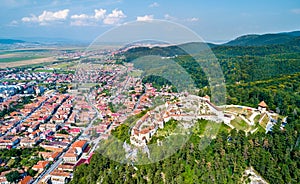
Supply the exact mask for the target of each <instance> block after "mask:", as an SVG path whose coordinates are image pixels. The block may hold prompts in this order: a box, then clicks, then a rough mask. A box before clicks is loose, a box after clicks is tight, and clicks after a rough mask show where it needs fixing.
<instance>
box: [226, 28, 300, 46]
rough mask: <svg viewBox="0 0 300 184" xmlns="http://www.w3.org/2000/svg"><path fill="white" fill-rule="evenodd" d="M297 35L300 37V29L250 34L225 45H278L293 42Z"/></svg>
mask: <svg viewBox="0 0 300 184" xmlns="http://www.w3.org/2000/svg"><path fill="white" fill-rule="evenodd" d="M297 37H300V31H294V32H287V33H274V34H263V35H258V34H250V35H244V36H241V37H238V38H236V39H234V40H232V41H229V42H227V43H225V44H223V45H226V46H266V45H278V44H285V43H288V42H292V41H294V40H295V39H297Z"/></svg>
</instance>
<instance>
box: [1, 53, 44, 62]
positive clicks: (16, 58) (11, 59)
mask: <svg viewBox="0 0 300 184" xmlns="http://www.w3.org/2000/svg"><path fill="white" fill-rule="evenodd" d="M40 58H45V57H44V56H35V55H34V56H20V57H6V58H0V63H11V62H17V61H26V60H33V59H40Z"/></svg>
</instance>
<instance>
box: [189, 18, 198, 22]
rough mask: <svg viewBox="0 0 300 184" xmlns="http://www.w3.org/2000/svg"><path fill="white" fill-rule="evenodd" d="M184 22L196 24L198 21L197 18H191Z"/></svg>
mask: <svg viewBox="0 0 300 184" xmlns="http://www.w3.org/2000/svg"><path fill="white" fill-rule="evenodd" d="M186 21H188V22H197V21H199V18H196V17H192V18H188V19H186Z"/></svg>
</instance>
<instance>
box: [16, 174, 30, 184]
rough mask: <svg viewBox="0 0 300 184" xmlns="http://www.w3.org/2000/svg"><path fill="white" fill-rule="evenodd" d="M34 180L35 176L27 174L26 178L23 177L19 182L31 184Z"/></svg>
mask: <svg viewBox="0 0 300 184" xmlns="http://www.w3.org/2000/svg"><path fill="white" fill-rule="evenodd" d="M32 182H33V178H32V177H31V176H25V178H23V179H22V180H21V181H20V182H19V184H30V183H32Z"/></svg>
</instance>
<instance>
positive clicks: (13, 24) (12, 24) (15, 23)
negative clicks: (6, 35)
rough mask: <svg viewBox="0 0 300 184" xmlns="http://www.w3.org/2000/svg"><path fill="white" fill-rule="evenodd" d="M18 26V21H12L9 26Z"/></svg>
mask: <svg viewBox="0 0 300 184" xmlns="http://www.w3.org/2000/svg"><path fill="white" fill-rule="evenodd" d="M18 24H19V22H18V21H16V20H13V21H11V22H10V23H9V24H8V26H17V25H18Z"/></svg>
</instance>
